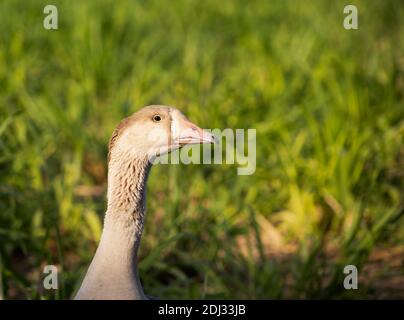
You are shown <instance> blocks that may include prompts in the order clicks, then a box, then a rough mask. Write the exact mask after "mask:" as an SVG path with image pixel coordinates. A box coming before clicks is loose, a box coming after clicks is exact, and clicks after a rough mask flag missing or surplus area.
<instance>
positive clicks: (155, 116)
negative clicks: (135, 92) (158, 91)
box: [153, 114, 161, 122]
mask: <svg viewBox="0 0 404 320" xmlns="http://www.w3.org/2000/svg"><path fill="white" fill-rule="evenodd" d="M153 121H154V122H159V121H161V116H160V115H158V114H156V115H154V116H153Z"/></svg>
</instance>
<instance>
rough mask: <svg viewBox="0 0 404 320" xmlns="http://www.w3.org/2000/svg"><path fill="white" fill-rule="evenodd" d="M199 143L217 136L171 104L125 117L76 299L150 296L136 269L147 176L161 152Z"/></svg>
mask: <svg viewBox="0 0 404 320" xmlns="http://www.w3.org/2000/svg"><path fill="white" fill-rule="evenodd" d="M195 143H214V138H213V137H212V135H210V134H209V133H208V132H206V131H205V130H203V129H201V128H199V127H198V126H196V125H195V124H193V123H191V122H190V121H189V120H188V119H187V118H186V117H185V116H184V115H183V114H182V113H181V112H180V111H179V110H177V109H175V108H172V107H167V106H157V105H154V106H148V107H145V108H143V109H141V110H140V111H138V112H136V113H134V114H133V115H132V116H130V117H128V118H125V119H124V120H122V121H121V123H120V124H119V125H118V127H117V128H116V129H115V131H114V133H113V135H112V137H111V140H110V143H109V156H108V160H109V162H108V194H107V199H108V205H107V210H106V213H105V219H104V227H103V231H102V235H101V239H100V243H99V245H98V248H97V251H96V253H95V255H94V258H93V260H92V262H91V264H90V267H89V269H88V271H87V273H86V276H85V277H84V280H83V283H82V285H81V287H80V289H79V291H78V292H77V295H76V297H75V299H85V300H89V299H97V300H99V299H102V300H110V299H125V300H142V299H147V297H146V295H145V294H144V292H143V288H142V285H141V282H140V279H139V274H138V268H137V251H138V249H139V245H140V240H141V236H142V232H143V227H144V218H145V212H146V182H147V177H148V174H149V172H150V169H151V167H152V162H153V160H154V159H155V158H156V157H157V156H159V155H162V154H165V153H167V152H170V151H173V150H175V149H178V148H180V147H182V146H183V145H186V144H195Z"/></svg>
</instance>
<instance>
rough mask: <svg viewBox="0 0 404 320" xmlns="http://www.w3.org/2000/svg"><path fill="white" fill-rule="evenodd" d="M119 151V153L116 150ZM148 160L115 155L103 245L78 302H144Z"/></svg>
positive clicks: (111, 165) (113, 157)
mask: <svg viewBox="0 0 404 320" xmlns="http://www.w3.org/2000/svg"><path fill="white" fill-rule="evenodd" d="M117 151H118V150H117ZM150 168H151V164H150V162H149V161H148V160H147V158H146V157H145V158H140V157H137V158H135V157H133V156H129V155H126V154H120V153H119V152H116V154H112V156H111V158H110V161H109V171H108V207H107V212H106V214H105V220H104V229H103V232H102V236H101V240H100V244H99V246H98V248H97V252H96V254H95V256H94V259H93V261H92V262H91V265H90V267H89V270H88V272H87V274H86V276H85V278H84V281H83V284H82V287H81V288H80V290H79V292H78V294H77V296H76V299H145V298H146V297H145V295H144V293H143V289H142V286H141V284H140V280H139V276H138V270H137V251H138V249H139V245H140V239H141V236H142V232H143V227H144V217H145V211H146V210H145V207H146V181H147V177H148V174H149V171H150Z"/></svg>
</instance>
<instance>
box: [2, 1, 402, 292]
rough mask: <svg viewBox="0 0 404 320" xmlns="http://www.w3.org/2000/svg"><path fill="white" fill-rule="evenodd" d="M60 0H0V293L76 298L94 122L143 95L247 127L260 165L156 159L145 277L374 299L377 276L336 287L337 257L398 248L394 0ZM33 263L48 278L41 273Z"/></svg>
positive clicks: (83, 257) (91, 242)
mask: <svg viewBox="0 0 404 320" xmlns="http://www.w3.org/2000/svg"><path fill="white" fill-rule="evenodd" d="M54 4H55V5H57V6H58V9H59V30H57V31H46V30H45V29H44V28H43V27H42V19H43V16H44V15H43V14H42V10H43V5H44V4H43V3H42V2H41V1H11V0H6V1H2V3H1V4H0V171H1V172H0V270H1V278H0V298H1V297H3V298H5V299H12V298H29V299H33V298H46V299H54V298H56V299H58V298H59V299H60V298H70V297H71V296H72V294H73V292H74V290H75V289H77V287H78V286H79V284H80V281H81V278H82V276H83V275H84V272H85V270H86V268H87V266H88V264H89V262H90V260H91V258H92V256H93V253H94V250H95V247H96V245H97V243H98V239H99V237H100V232H101V229H102V218H103V213H104V210H105V191H106V161H107V160H106V154H107V142H108V138H109V136H110V134H111V133H112V130H113V129H114V127H115V126H116V124H117V123H118V122H119V120H120V119H121V118H122V117H124V116H127V115H128V114H130V113H132V112H134V111H136V110H137V109H139V108H140V107H142V106H144V105H147V104H153V103H161V104H168V105H170V104H171V105H175V106H178V107H179V108H181V109H182V110H183V111H184V112H185V113H186V114H187V115H188V116H189V118H191V119H192V120H194V121H195V122H197V123H198V124H200V125H201V126H203V127H210V128H221V129H224V128H233V129H236V128H254V129H256V130H257V170H256V172H255V174H254V175H252V176H237V169H236V165H191V166H185V165H181V166H167V165H159V166H156V167H154V168H153V170H152V173H151V177H150V182H149V187H148V191H149V197H148V215H147V221H146V230H145V233H144V238H143V243H142V248H141V252H140V257H141V261H140V269H141V278H142V282H143V284H144V287H145V290H146V292H147V293H150V294H151V295H154V296H159V297H166V298H246V299H253V298H290V297H292V298H341V297H349V298H366V297H369V296H378V292H377V288H376V287H375V281H376V280H377V279H373V280H372V281H370V283H369V282H367V283H366V286H360V289H359V290H358V291H355V292H347V291H346V290H344V289H343V286H342V279H343V277H344V274H343V272H342V270H343V267H344V266H345V265H347V264H354V265H357V266H358V268H359V272H361V270H362V269H363V270H364V266H365V265H366V262H367V261H368V259H369V256H370V255H371V254H372V253H373V252H375V250H377V248H378V247H380V246H383V248H384V249H383V250H389V248H392V247H397V246H399V247H400V246H402V245H403V240H404V234H403V223H402V220H400V218H401V216H402V215H403V212H404V211H403V205H404V203H403V194H404V186H403V180H404V174H403V167H404V163H403V161H404V160H403V159H404V158H403V157H404V149H403V146H404V122H403V118H404V108H403V105H404V103H403V92H404V60H403V59H404V56H403V52H404V43H403V41H404V38H403V36H402V35H403V33H404V30H403V24H402V21H404V6H403V5H401V3H400V2H399V1H355V4H356V5H357V6H358V8H359V14H360V18H359V19H360V20H359V21H360V22H359V26H360V28H359V30H357V31H346V30H344V29H343V27H342V21H343V6H344V5H345V3H344V2H342V1H332V2H330V1H311V2H309V3H307V2H305V3H303V2H300V1H249V2H248V5H247V4H246V2H244V1H226V2H223V3H220V4H219V3H218V2H217V1H213V0H212V1H189V0H180V1H170V2H161V1H157V0H156V1H148V2H140V1H120V2H119V4H118V3H117V2H114V1H112V0H111V1H109V0H104V1H87V2H74V3H72V2H71V1H54ZM386 248H387V249H386ZM46 264H55V265H57V266H58V267H59V270H61V278H60V280H61V290H58V291H57V292H56V293H55V292H46V291H44V290H43V289H41V285H40V279H41V272H42V268H43V266H44V265H46ZM386 265H387V268H389V267H388V266H389V261H385V264H384V265H383V268H385V267H386ZM360 274H361V273H360ZM401 275H402V276H404V275H403V274H402V272H401ZM361 277H362V278H363V279H365V280H366V279H367V276H366V274H363V275H362V276H361ZM362 278H361V279H362ZM375 288H376V289H375ZM402 296H403V293H402V292H401V297H402Z"/></svg>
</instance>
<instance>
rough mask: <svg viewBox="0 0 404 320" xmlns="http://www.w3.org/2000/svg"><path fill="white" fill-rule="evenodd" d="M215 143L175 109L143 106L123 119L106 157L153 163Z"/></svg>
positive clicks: (208, 134) (211, 137)
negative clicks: (189, 148)
mask: <svg viewBox="0 0 404 320" xmlns="http://www.w3.org/2000/svg"><path fill="white" fill-rule="evenodd" d="M204 143H215V138H214V136H213V135H212V134H210V133H209V132H208V131H206V130H204V129H201V128H200V127H198V126H197V125H196V124H194V123H192V122H191V121H190V120H188V119H187V117H186V116H185V115H184V114H183V113H182V112H181V111H179V110H178V109H176V108H173V107H168V106H162V105H152V106H147V107H144V108H142V109H140V110H139V111H137V112H136V113H134V114H132V115H131V116H129V117H128V118H125V119H123V120H122V121H121V122H120V124H119V125H118V127H117V128H116V129H115V131H114V133H113V135H112V137H111V140H110V144H109V157H110V159H111V156H112V155H113V154H125V155H132V156H136V157H142V158H144V157H146V158H147V159H148V160H149V161H153V160H154V159H155V158H156V157H157V156H161V155H164V154H166V153H169V152H171V151H174V150H176V149H179V148H181V147H183V146H185V145H189V144H204Z"/></svg>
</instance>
